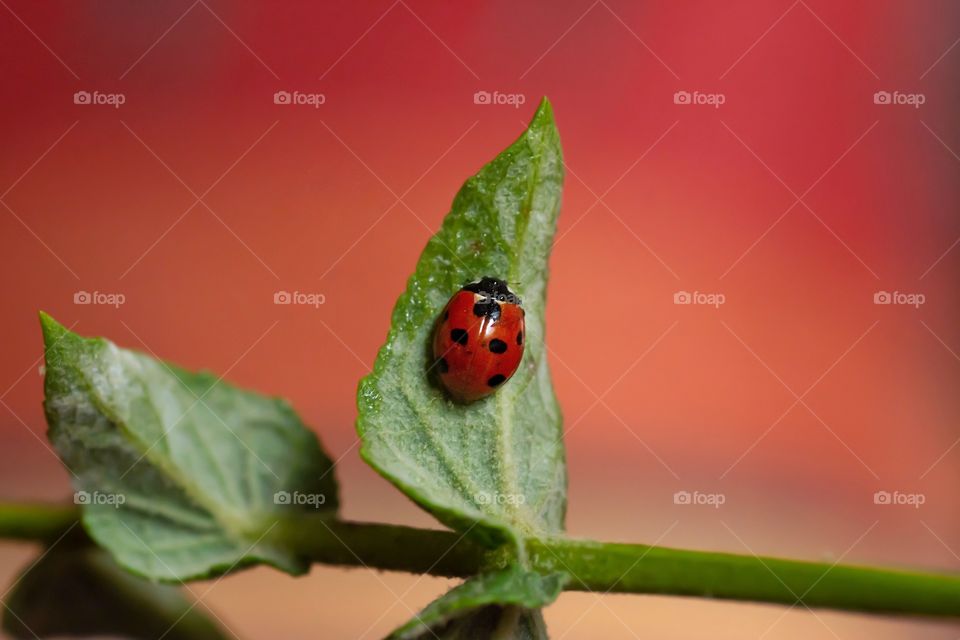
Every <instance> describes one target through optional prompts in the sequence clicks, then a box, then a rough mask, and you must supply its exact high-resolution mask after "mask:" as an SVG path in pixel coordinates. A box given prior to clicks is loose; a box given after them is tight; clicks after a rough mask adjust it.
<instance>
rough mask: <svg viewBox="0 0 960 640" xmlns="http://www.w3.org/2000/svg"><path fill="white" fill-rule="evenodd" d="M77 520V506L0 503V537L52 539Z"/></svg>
mask: <svg viewBox="0 0 960 640" xmlns="http://www.w3.org/2000/svg"><path fill="white" fill-rule="evenodd" d="M79 517H80V511H79V510H78V509H77V507H75V506H73V505H68V504H23V503H13V502H0V538H8V539H13V540H40V541H46V540H50V539H55V538H56V537H57V536H59V535H60V534H62V533H63V532H64V530H65V529H66V528H67V527H69V526H70V525H71V524H73V523H74V522H76V521H77V519H78V518H79Z"/></svg>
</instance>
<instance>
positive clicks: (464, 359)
mask: <svg viewBox="0 0 960 640" xmlns="http://www.w3.org/2000/svg"><path fill="white" fill-rule="evenodd" d="M524 315H525V312H524V310H523V305H522V303H521V300H520V298H518V297H517V296H515V295H514V294H513V292H511V291H510V289H509V288H508V287H507V283H506V282H504V281H503V280H498V279H496V278H489V277H487V278H482V279H481V280H480V281H479V282H474V283H472V284H468V285H466V286H465V287H463V288H462V289H460V290H459V291H458V292H456V293H455V294H453V297H452V298H450V301H449V302H448V303H447V306H446V307H444V309H443V314H442V315H441V316H440V321H439V322H438V323H437V329H436V333H435V334H434V336H433V357H434V359H435V362H434V367H435V368H436V370H437V371H438V372H439V375H440V381H441V382H442V383H443V386H444V387H445V388H446V390H447V391H448V392H449V393H450V395H451V396H452V397H453V399H454V400H457V401H458V402H463V403H467V402H473V401H474V400H479V399H480V398H484V397H486V396H488V395H490V394H491V393H493V392H495V391H496V390H497V389H499V388H500V387H501V386H502V385H503V383H505V382H506V381H507V380H509V379H510V376H512V375H513V374H514V372H515V371H516V370H517V367H519V366H520V360H521V359H522V358H523V341H524V338H525V337H526V336H524Z"/></svg>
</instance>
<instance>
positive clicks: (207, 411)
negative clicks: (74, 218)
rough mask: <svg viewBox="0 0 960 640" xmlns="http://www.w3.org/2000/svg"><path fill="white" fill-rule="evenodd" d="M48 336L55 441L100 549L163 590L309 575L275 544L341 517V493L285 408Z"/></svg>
mask: <svg viewBox="0 0 960 640" xmlns="http://www.w3.org/2000/svg"><path fill="white" fill-rule="evenodd" d="M41 324H42V326H43V334H44V340H45V342H46V380H45V392H46V399H45V400H44V408H45V410H46V414H47V422H48V424H49V431H48V436H49V438H50V441H51V442H52V443H53V445H54V446H55V447H56V449H57V452H58V453H59V454H60V457H61V458H62V459H63V461H64V463H65V464H66V466H67V467H68V469H70V470H71V471H72V473H73V474H74V485H75V488H76V489H77V494H75V501H77V502H78V503H80V504H82V505H83V523H84V526H85V528H86V529H87V531H88V533H89V534H90V536H91V537H92V538H93V539H94V540H95V541H96V542H98V543H99V544H100V545H102V546H103V547H105V548H107V549H108V550H109V551H110V552H111V553H112V554H113V556H114V558H115V559H116V560H117V561H118V562H119V563H120V564H121V565H122V566H124V567H126V568H128V569H130V570H131V571H134V572H136V573H138V574H141V575H144V576H147V577H149V578H152V579H158V580H187V579H192V578H203V577H209V576H211V575H216V574H220V573H224V572H226V571H230V570H232V569H235V568H238V567H243V566H247V565H251V564H254V563H258V562H264V563H268V564H271V565H273V566H275V567H278V568H280V569H283V570H284V571H287V572H289V573H294V574H296V573H302V572H304V571H306V569H307V568H308V566H309V564H308V562H307V561H306V560H305V559H303V558H300V557H298V556H297V555H295V554H294V553H292V552H291V551H290V550H289V549H288V548H286V547H285V546H284V545H283V544H280V543H277V542H276V541H273V540H272V539H271V538H270V537H269V535H268V534H269V532H270V531H271V530H272V529H273V527H274V526H275V525H276V524H277V523H278V522H279V521H280V520H281V519H284V518H293V517H294V516H295V515H296V514H297V513H303V512H309V513H315V512H318V511H320V512H322V513H327V514H330V515H333V514H334V513H335V511H336V508H337V486H336V482H335V480H334V478H333V474H332V464H331V462H330V459H329V458H328V457H327V456H326V454H325V453H324V452H323V450H322V449H321V447H320V444H319V443H318V441H317V438H316V436H315V435H314V434H313V432H311V431H310V430H309V429H307V428H306V427H305V426H304V425H303V423H302V422H301V421H300V419H299V418H298V417H297V415H296V414H295V413H294V412H293V410H292V409H291V408H290V406H289V405H288V404H287V403H286V402H285V401H283V400H279V399H275V398H266V397H263V396H260V395H257V394H255V393H252V392H249V391H243V390H240V389H238V388H236V387H233V386H231V385H229V384H227V383H226V382H222V381H221V380H220V379H218V378H216V377H214V376H213V375H210V374H208V373H196V374H195V373H189V372H187V371H184V370H182V369H180V368H177V367H175V366H172V365H168V364H166V363H164V362H161V361H159V360H156V359H154V358H150V357H148V356H146V355H144V354H141V353H137V352H134V351H127V350H125V349H120V348H118V347H117V346H116V345H114V344H112V343H111V342H108V341H106V340H104V339H102V338H95V339H91V338H82V337H80V336H78V335H76V334H74V333H71V332H70V331H68V330H67V329H66V328H64V327H63V326H62V325H60V324H58V323H57V322H56V321H55V320H54V319H53V318H51V317H50V316H47V315H44V314H41Z"/></svg>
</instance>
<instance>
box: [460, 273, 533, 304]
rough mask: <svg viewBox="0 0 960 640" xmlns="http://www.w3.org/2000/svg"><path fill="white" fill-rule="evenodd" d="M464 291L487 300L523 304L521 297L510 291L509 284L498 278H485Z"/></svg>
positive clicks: (464, 288) (469, 285) (468, 286)
mask: <svg viewBox="0 0 960 640" xmlns="http://www.w3.org/2000/svg"><path fill="white" fill-rule="evenodd" d="M463 290H464V291H472V292H473V293H477V294H480V295H482V296H485V297H487V298H493V299H495V300H500V301H503V302H513V303H514V304H521V302H520V298H519V296H517V295H516V294H514V293H513V292H512V291H510V288H509V287H508V286H507V283H506V282H505V281H503V280H500V279H498V278H491V277H489V276H485V277H483V278H481V279H480V281H479V282H473V283H471V284H468V285H466V286H465V287H463Z"/></svg>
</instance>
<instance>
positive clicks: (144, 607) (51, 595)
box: [3, 542, 232, 640]
mask: <svg viewBox="0 0 960 640" xmlns="http://www.w3.org/2000/svg"><path fill="white" fill-rule="evenodd" d="M5 604H6V608H5V609H4V613H3V629H4V631H5V632H6V633H8V634H10V636H12V637H14V638H18V639H19V638H23V639H31V638H34V639H35V638H53V637H63V636H98V637H102V636H109V637H120V638H136V639H140V640H156V639H157V638H159V637H161V636H162V637H163V638H164V639H165V640H225V639H226V638H230V637H232V636H231V635H229V634H227V633H225V632H224V631H222V630H221V629H220V628H219V627H218V626H217V625H216V624H215V623H214V622H213V621H212V620H210V619H209V618H207V617H206V616H204V615H203V613H202V610H201V609H202V608H201V607H197V606H196V604H195V603H193V602H191V601H190V600H188V599H187V598H186V597H185V596H184V594H183V593H182V592H181V590H180V589H178V588H176V587H172V586H169V585H161V584H157V583H153V582H147V581H146V580H143V579H141V578H138V577H136V576H134V575H133V574H131V573H128V572H126V571H124V570H123V569H121V568H120V567H118V566H117V564H116V563H115V562H114V561H113V560H111V559H110V556H109V555H108V554H107V553H106V552H104V551H103V550H101V549H98V548H96V547H93V546H90V545H89V544H87V545H84V546H79V547H78V546H76V545H72V544H68V543H67V542H63V543H60V544H59V545H58V546H56V547H53V548H52V549H50V550H48V551H46V552H45V553H44V555H43V556H41V557H40V559H39V560H37V561H35V563H34V564H31V565H30V566H29V567H28V568H27V570H26V571H25V572H24V573H23V575H21V576H20V577H19V578H18V579H17V582H16V585H15V586H14V588H13V591H12V592H11V593H10V595H9V596H7V598H6V602H5Z"/></svg>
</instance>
